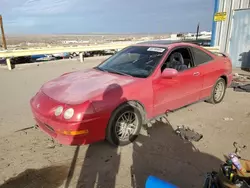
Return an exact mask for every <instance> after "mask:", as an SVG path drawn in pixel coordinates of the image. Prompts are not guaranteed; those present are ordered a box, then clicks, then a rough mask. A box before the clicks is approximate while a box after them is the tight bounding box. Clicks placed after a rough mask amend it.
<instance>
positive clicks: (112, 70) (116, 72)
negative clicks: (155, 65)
mask: <svg viewBox="0 0 250 188" xmlns="http://www.w3.org/2000/svg"><path fill="white" fill-rule="evenodd" d="M105 71H107V72H110V73H115V74H120V75H124V76H131V77H133V76H132V75H130V74H126V73H124V72H120V71H117V70H115V69H111V68H109V69H108V70H107V69H105Z"/></svg>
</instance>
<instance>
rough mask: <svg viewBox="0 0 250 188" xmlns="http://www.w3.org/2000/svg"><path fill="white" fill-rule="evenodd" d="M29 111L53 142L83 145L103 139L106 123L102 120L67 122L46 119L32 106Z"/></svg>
mask: <svg viewBox="0 0 250 188" xmlns="http://www.w3.org/2000/svg"><path fill="white" fill-rule="evenodd" d="M32 101H33V99H31V102H30V103H31V104H30V105H31V110H32V113H33V117H34V119H35V121H36V124H37V125H38V127H39V128H40V129H41V130H42V131H43V132H45V133H46V134H47V135H49V136H50V137H52V138H53V139H54V140H56V141H57V142H59V143H60V144H64V145H85V144H91V143H94V142H97V141H100V140H104V139H105V129H106V123H105V122H106V121H105V120H104V118H92V119H85V120H82V121H79V122H68V121H61V120H56V119H53V118H51V117H46V116H45V115H42V114H41V113H39V112H38V111H37V109H36V108H35V106H34V105H32Z"/></svg>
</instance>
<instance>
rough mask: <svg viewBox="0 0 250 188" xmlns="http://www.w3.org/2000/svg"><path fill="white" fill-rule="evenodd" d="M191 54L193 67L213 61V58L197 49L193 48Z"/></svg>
mask: <svg viewBox="0 0 250 188" xmlns="http://www.w3.org/2000/svg"><path fill="white" fill-rule="evenodd" d="M193 53H194V61H195V65H201V64H203V63H206V62H209V61H211V60H213V58H212V57H211V56H210V55H208V54H207V53H205V52H203V51H201V50H199V49H197V48H193Z"/></svg>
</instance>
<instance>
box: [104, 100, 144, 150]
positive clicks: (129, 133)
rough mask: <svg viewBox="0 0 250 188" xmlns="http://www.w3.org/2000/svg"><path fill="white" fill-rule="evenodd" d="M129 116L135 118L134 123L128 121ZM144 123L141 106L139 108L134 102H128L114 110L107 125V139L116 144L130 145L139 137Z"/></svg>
mask: <svg viewBox="0 0 250 188" xmlns="http://www.w3.org/2000/svg"><path fill="white" fill-rule="evenodd" d="M128 117H132V119H135V121H134V123H131V121H128V119H129V118H128ZM142 123H143V116H142V113H141V109H140V107H139V108H138V107H137V106H136V105H135V103H133V102H132V103H126V104H124V105H122V106H120V107H118V108H117V109H116V110H115V111H114V112H113V114H112V116H111V118H110V120H109V124H108V126H107V130H106V140H107V141H108V142H109V143H111V144H112V145H115V146H124V145H128V144H130V143H132V142H133V141H134V140H135V139H136V138H137V137H138V135H139V133H140V130H141V127H142ZM122 132H123V133H122ZM122 135H124V138H123V137H122Z"/></svg>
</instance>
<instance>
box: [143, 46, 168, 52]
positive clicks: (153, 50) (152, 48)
mask: <svg viewBox="0 0 250 188" xmlns="http://www.w3.org/2000/svg"><path fill="white" fill-rule="evenodd" d="M147 51H151V52H160V53H162V52H164V51H165V49H164V48H155V47H150V48H148V50H147Z"/></svg>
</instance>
